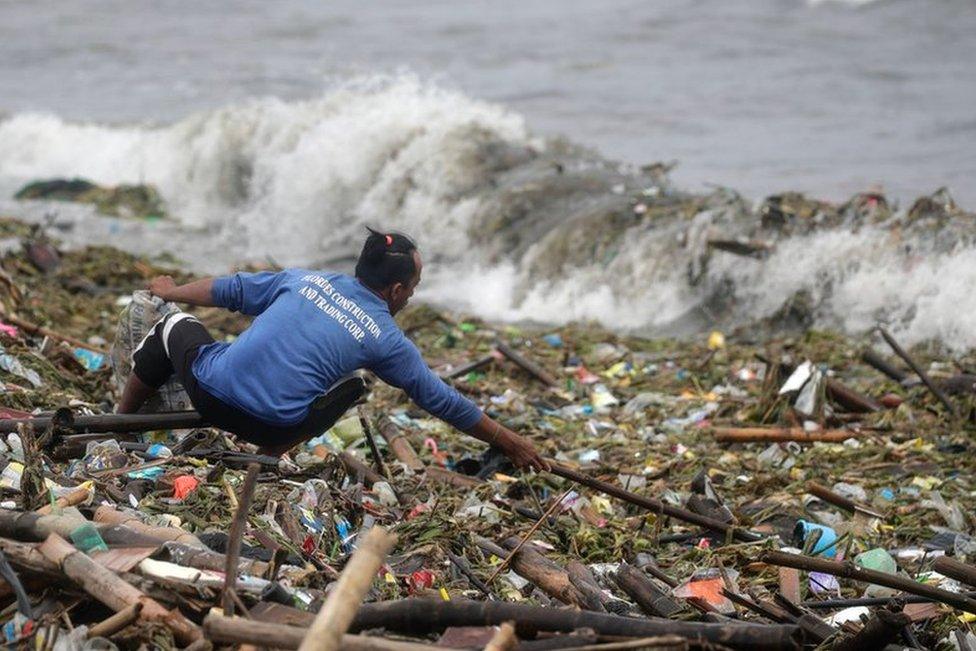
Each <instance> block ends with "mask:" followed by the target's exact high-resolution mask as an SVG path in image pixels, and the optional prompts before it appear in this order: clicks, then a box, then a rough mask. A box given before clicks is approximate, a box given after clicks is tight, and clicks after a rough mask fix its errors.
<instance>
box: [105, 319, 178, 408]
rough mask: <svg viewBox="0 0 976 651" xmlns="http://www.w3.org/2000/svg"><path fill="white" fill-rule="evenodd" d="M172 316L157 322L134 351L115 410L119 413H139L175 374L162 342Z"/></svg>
mask: <svg viewBox="0 0 976 651" xmlns="http://www.w3.org/2000/svg"><path fill="white" fill-rule="evenodd" d="M171 316H172V315H167V316H165V317H163V318H162V319H160V320H159V321H157V322H156V325H154V326H153V327H152V328H150V329H149V333H148V334H147V335H146V336H145V337H144V338H143V340H142V341H141V342H139V345H138V346H136V349H135V350H134V351H132V372H131V373H130V374H129V379H128V380H126V383H125V387H124V388H123V389H122V397H121V398H120V400H119V404H118V405H116V407H115V411H116V413H119V414H134V413H136V412H137V411H139V408H140V407H142V405H143V403H145V402H146V400H148V399H149V398H151V397H152V396H153V394H155V393H156V391H157V390H159V387H161V386H163V384H164V383H165V382H166V380H168V379H169V376H171V375H172V374H173V364H172V362H170V359H169V354H168V352H167V350H166V345H165V343H164V342H163V334H164V332H165V330H166V322H167V321H168V320H169V318H170V317H171Z"/></svg>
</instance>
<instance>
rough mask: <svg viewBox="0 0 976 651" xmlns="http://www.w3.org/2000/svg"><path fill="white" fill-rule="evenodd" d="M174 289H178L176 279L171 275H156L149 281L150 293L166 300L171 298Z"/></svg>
mask: <svg viewBox="0 0 976 651" xmlns="http://www.w3.org/2000/svg"><path fill="white" fill-rule="evenodd" d="M174 289H176V281H174V280H173V278H172V277H171V276H156V277H155V278H153V279H152V280H151V281H149V293H150V294H152V295H153V296H158V297H159V298H161V299H163V300H164V301H169V300H171V298H170V297H171V296H172V291H173V290H174Z"/></svg>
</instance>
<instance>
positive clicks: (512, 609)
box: [351, 599, 801, 650]
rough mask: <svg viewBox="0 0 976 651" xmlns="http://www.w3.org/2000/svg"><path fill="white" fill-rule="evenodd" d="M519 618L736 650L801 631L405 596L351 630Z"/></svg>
mask: <svg viewBox="0 0 976 651" xmlns="http://www.w3.org/2000/svg"><path fill="white" fill-rule="evenodd" d="M508 621H513V622H515V623H516V624H515V625H516V630H517V631H518V632H519V636H520V637H526V636H530V635H532V634H534V633H535V632H536V631H565V632H569V631H574V630H576V629H580V628H592V629H593V630H594V631H596V633H597V634H598V635H604V636H611V635H613V636H619V637H657V636H662V635H678V636H681V637H683V638H686V639H693V640H704V641H707V642H710V643H715V644H722V645H725V646H727V647H731V648H734V649H752V650H767V649H768V650H772V649H777V650H779V649H795V648H797V646H798V643H799V642H800V637H801V634H800V632H799V629H798V628H797V627H796V626H792V625H782V624H773V625H760V624H739V623H734V624H712V623H705V622H681V621H673V620H668V619H655V618H648V619H636V618H632V617H620V616H617V615H609V614H606V613H594V612H588V611H585V610H569V609H562V608H558V609H557V608H542V607H539V606H527V605H522V604H516V603H505V602H499V601H461V600H452V601H431V600H427V599H401V600H398V601H384V602H378V603H371V604H365V605H363V606H361V607H360V609H359V614H358V615H357V616H356V619H355V621H354V622H353V624H352V628H351V630H353V631H360V630H365V629H371V628H380V627H381V628H385V629H387V630H389V631H398V632H402V633H417V634H425V633H429V632H431V631H437V630H442V629H444V628H447V627H449V626H497V625H499V624H502V623H503V622H508Z"/></svg>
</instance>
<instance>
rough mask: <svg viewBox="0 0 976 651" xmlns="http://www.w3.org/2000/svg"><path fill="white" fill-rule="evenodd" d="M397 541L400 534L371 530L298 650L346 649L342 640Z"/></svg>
mask: <svg viewBox="0 0 976 651" xmlns="http://www.w3.org/2000/svg"><path fill="white" fill-rule="evenodd" d="M396 541H397V537H396V534H392V533H389V532H387V531H386V530H385V529H383V528H382V527H373V528H372V529H370V530H369V532H368V533H367V534H366V537H365V539H364V540H363V541H362V542H361V543H360V544H359V546H358V547H357V548H356V551H355V552H353V555H352V558H350V559H349V562H348V563H347V564H346V567H345V568H344V569H343V570H342V574H341V575H340V576H339V581H338V583H337V584H336V586H335V589H334V590H332V592H330V593H329V596H328V597H326V600H325V603H324V604H322V609H321V610H319V612H318V614H317V615H316V616H315V621H313V622H312V625H311V626H310V627H309V629H308V633H306V635H305V638H304V639H303V640H302V643H301V645H300V646H299V647H298V649H299V651H335V650H337V649H339V648H340V647H341V646H342V640H343V637H342V636H343V635H344V634H345V632H346V630H347V629H348V628H349V625H350V624H351V623H352V621H353V618H354V617H355V616H356V609H357V608H358V607H359V604H360V603H361V602H362V600H363V597H364V596H366V592H367V591H368V590H369V588H370V586H371V585H372V584H373V579H374V578H375V576H376V573H377V571H379V569H380V566H381V565H382V564H383V560H384V559H385V558H386V555H387V554H389V553H390V550H391V549H393V546H394V545H395V544H396Z"/></svg>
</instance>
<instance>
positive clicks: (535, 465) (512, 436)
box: [496, 429, 549, 471]
mask: <svg viewBox="0 0 976 651" xmlns="http://www.w3.org/2000/svg"><path fill="white" fill-rule="evenodd" d="M496 445H498V447H499V448H501V449H502V452H504V453H505V456H507V457H508V458H509V459H511V460H512V463H514V464H515V465H516V466H518V467H519V468H521V469H522V470H526V469H529V468H531V469H532V470H540V471H541V470H549V463H548V462H547V461H546V460H545V459H543V458H542V455H540V454H539V451H538V450H536V449H535V446H534V445H532V443H531V441H529V440H528V439H527V438H525V437H524V436H519V435H518V434H516V433H515V432H512V431H511V430H506V429H503V430H502V433H501V434H499V436H498V440H497V442H496Z"/></svg>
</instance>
